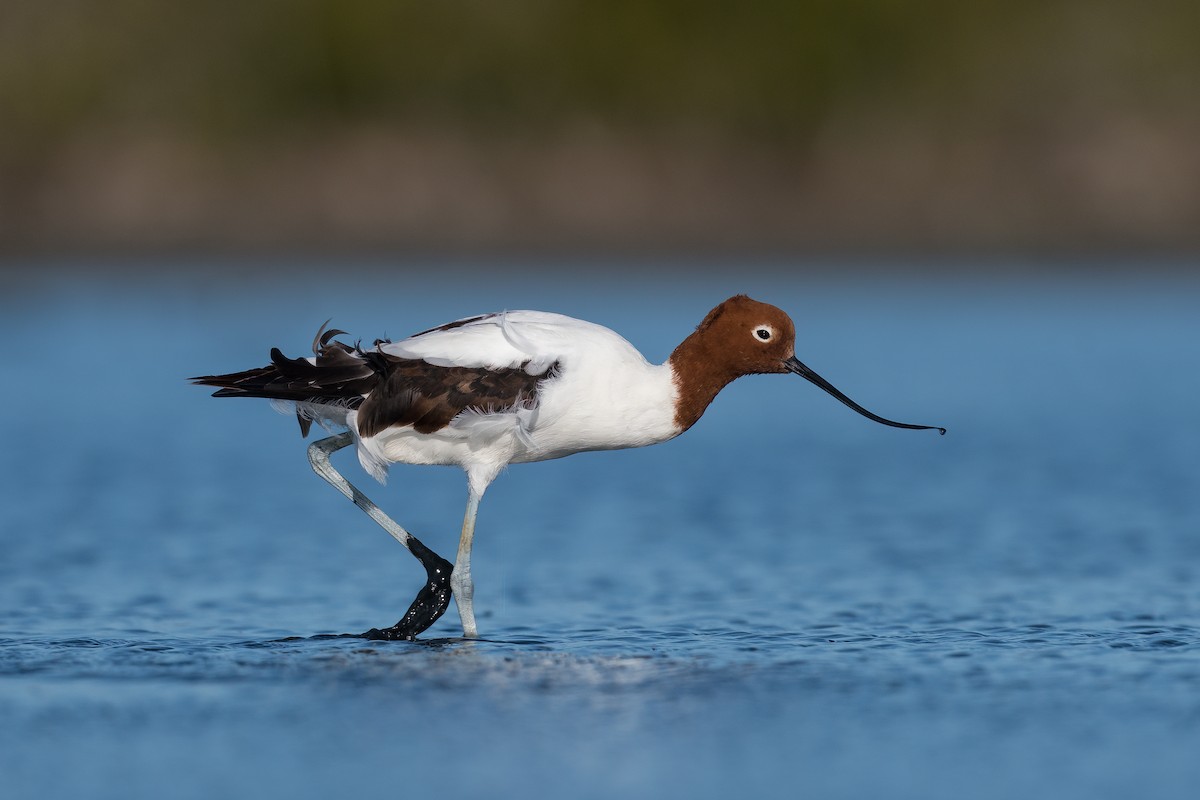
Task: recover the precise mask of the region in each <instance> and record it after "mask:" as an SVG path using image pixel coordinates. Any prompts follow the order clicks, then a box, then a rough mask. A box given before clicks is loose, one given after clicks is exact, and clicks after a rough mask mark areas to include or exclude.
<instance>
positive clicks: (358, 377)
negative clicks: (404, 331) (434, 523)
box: [191, 321, 558, 436]
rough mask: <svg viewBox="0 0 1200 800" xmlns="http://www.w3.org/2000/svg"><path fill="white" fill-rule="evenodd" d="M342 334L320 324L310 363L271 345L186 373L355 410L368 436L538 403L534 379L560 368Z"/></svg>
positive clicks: (232, 391)
mask: <svg viewBox="0 0 1200 800" xmlns="http://www.w3.org/2000/svg"><path fill="white" fill-rule="evenodd" d="M465 322H466V321H464V323H465ZM453 324H454V323H451V325H453ZM340 333H342V331H338V330H330V331H326V330H325V329H324V327H322V329H321V330H320V331H319V332H318V333H317V338H316V340H314V342H313V352H314V353H315V354H316V359H315V361H316V363H315V364H314V363H310V362H309V360H308V359H305V358H288V357H287V356H285V355H283V353H281V352H280V351H279V350H278V349H277V348H272V349H271V363H270V364H269V365H268V366H265V367H259V368H258V369H251V370H246V371H245V372H233V373H229V374H227V375H204V376H201V377H197V378H192V379H191V380H192V382H193V383H196V384H199V385H202V386H217V387H219V389H218V391H216V392H214V393H213V397H265V398H269V399H272V400H291V401H294V402H298V403H314V404H317V405H322V404H324V405H338V406H342V407H344V408H351V409H358V430H359V434H360V435H361V436H374V435H375V434H377V433H380V432H381V431H383V430H386V429H387V428H390V427H393V426H397V427H401V426H406V425H411V426H413V428H414V429H415V430H416V431H417V432H418V433H432V432H433V431H436V430H440V429H441V428H444V427H446V426H447V425H449V424H450V420H452V419H454V417H456V416H458V414H460V413H462V412H463V411H465V410H466V409H468V408H476V409H479V410H481V411H493V410H494V411H501V410H505V409H510V408H514V407H516V406H518V405H532V404H534V403H536V402H537V392H538V385H539V384H540V382H541V381H542V380H543V379H545V378H547V377H550V376H552V375H553V374H556V371H557V368H558V365H557V364H553V365H551V366H550V368H549V369H548V370H546V372H543V373H542V374H540V375H530V374H529V373H528V372H526V371H525V369H524V366H525V365H521V366H520V367H513V368H507V369H486V368H483V367H438V366H434V365H432V364H429V363H427V362H425V361H422V360H420V359H410V358H399V357H397V356H392V355H388V354H387V353H381V352H379V351H378V350H362V349H361V348H359V347H351V346H350V345H347V344H343V343H342V342H336V341H333V337H334V336H337V335H338V334H340ZM526 363H528V362H526ZM297 418H298V419H299V420H300V429H301V432H302V433H304V434H305V435H307V434H308V428H309V426H310V425H311V424H312V423H311V420H310V419H309V418H307V417H306V416H304V415H303V414H300V413H299V412H298V413H297Z"/></svg>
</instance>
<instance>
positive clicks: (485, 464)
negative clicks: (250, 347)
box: [314, 311, 682, 495]
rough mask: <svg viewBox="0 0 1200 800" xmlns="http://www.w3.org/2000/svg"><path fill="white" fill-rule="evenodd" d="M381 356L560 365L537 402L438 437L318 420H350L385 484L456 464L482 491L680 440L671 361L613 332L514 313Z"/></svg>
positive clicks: (365, 457) (471, 413)
mask: <svg viewBox="0 0 1200 800" xmlns="http://www.w3.org/2000/svg"><path fill="white" fill-rule="evenodd" d="M379 348H380V350H381V351H383V352H385V353H389V354H392V355H397V356H402V357H404V358H420V359H423V360H425V361H427V362H429V363H431V364H435V365H437V366H461V367H490V368H493V369H502V368H514V367H518V366H520V365H521V364H525V363H526V362H528V365H527V366H526V370H527V371H528V372H530V373H531V374H540V373H542V372H544V371H545V370H547V369H548V368H549V367H550V365H552V364H555V363H557V364H558V368H557V370H556V371H554V372H552V373H550V374H549V375H548V376H547V378H546V379H545V380H544V381H543V382H542V384H541V386H540V387H539V390H538V396H537V402H536V404H535V405H534V404H531V405H529V406H528V407H518V408H516V409H507V410H505V409H500V410H492V409H470V410H468V411H464V412H463V413H462V414H459V415H458V416H457V417H456V418H455V419H454V420H453V421H452V422H451V423H450V425H449V426H447V427H445V428H443V429H441V430H439V431H435V432H433V433H418V432H416V431H415V430H413V429H412V428H411V427H408V426H406V427H397V428H389V429H387V430H385V431H382V432H380V433H379V434H377V435H375V436H371V437H360V436H359V434H358V426H357V424H356V416H357V412H355V411H349V412H347V413H345V416H344V420H343V419H339V418H337V417H340V416H341V415H334V414H331V413H329V412H330V411H332V409H329V408H328V407H326V408H323V409H321V410H320V411H317V412H315V413H314V416H316V417H318V418H323V419H326V420H331V417H332V418H333V419H332V421H336V422H343V421H344V424H345V425H346V427H348V428H349V429H350V430H351V431H352V432H353V433H354V435H355V441H356V444H357V449H358V457H359V461H360V462H361V463H362V465H363V467H364V468H365V469H366V470H367V471H368V472H370V473H371V474H372V475H373V476H374V477H375V478H376V479H377V480H379V481H380V482H383V480H384V478H385V476H386V474H387V467H388V465H389V464H395V463H403V464H451V465H458V466H460V467H462V468H463V469H465V470H466V472H467V478H468V480H469V482H470V488H471V491H472V493H473V494H476V495H481V494H482V493H483V491H484V489H486V488H487V486H488V484H490V483H491V482H492V480H493V479H494V478H495V477H496V475H498V474H499V472H500V471H501V470H502V469H504V467H505V466H507V465H508V464H512V463H520V462H528V461H544V460H547V459H552V458H561V457H563V456H568V455H571V454H572V453H579V452H583V451H586V450H610V449H617V448H625V447H642V446H645V445H649V444H656V443H658V442H662V441H666V440H667V439H671V438H673V437H675V436H678V435H679V434H680V433H681V432H682V429H681V428H680V426H679V425H678V424H677V423H676V421H675V405H676V398H677V392H678V390H677V388H676V384H675V376H674V371H673V369H672V368H671V366H670V365H669V364H661V365H656V364H651V363H649V362H648V361H646V359H645V357H643V356H642V354H641V353H639V352H638V351H637V350H636V349H635V348H634V347H633V345H631V344H630V343H629V342H627V341H626V340H625V339H624V338H622V337H621V336H619V335H618V334H616V333H614V332H613V331H611V330H609V329H608V328H605V327H603V326H601V325H596V324H593V323H591V322H585V321H583V320H578V319H574V318H572V317H566V316H563V315H561V314H549V313H545V312H541V311H510V312H505V313H503V314H497V315H493V316H489V317H484V318H482V319H479V320H475V321H472V322H467V323H465V324H463V325H461V326H459V327H456V328H450V329H448V330H435V331H430V332H428V333H424V334H419V335H417V336H413V337H410V338H408V339H404V340H402V341H399V342H393V343H390V344H382V345H380V346H379Z"/></svg>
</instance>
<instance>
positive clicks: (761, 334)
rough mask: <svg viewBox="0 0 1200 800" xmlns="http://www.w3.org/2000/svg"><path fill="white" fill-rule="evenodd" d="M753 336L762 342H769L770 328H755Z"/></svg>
mask: <svg viewBox="0 0 1200 800" xmlns="http://www.w3.org/2000/svg"><path fill="white" fill-rule="evenodd" d="M754 335H755V336H757V337H758V338H759V339H762V340H763V341H764V342H769V341H771V329H770V328H762V327H760V328H755V329H754Z"/></svg>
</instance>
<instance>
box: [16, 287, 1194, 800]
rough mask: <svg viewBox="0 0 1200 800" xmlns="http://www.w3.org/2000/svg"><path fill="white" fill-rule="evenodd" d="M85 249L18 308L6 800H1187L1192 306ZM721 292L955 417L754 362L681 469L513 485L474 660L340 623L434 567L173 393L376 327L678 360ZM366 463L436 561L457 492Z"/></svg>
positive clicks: (829, 362)
mask: <svg viewBox="0 0 1200 800" xmlns="http://www.w3.org/2000/svg"><path fill="white" fill-rule="evenodd" d="M79 266H80V269H79V271H77V272H74V273H70V274H63V275H50V276H48V277H44V278H42V279H40V280H39V279H29V280H26V281H24V282H23V283H18V284H16V285H11V286H10V287H9V288H8V289H7V290H6V291H5V292H4V294H3V297H2V299H0V312H2V313H3V319H4V322H5V329H6V332H7V336H6V340H7V343H8V346H7V348H6V352H5V356H4V366H3V372H2V374H3V378H2V379H0V380H2V381H3V385H2V388H3V390H4V391H3V394H4V397H5V398H6V400H7V403H8V415H7V416H8V420H7V422H8V425H7V426H6V432H5V447H4V450H5V453H4V454H5V458H4V459H3V460H2V461H0V775H2V776H3V785H4V790H3V791H4V794H5V796H6V797H21V798H24V797H39V798H79V797H88V798H151V797H153V798H158V797H179V798H193V797H194V798H210V797H214V796H236V797H276V796H279V797H290V798H323V797H331V796H363V797H376V796H379V797H384V796H386V797H396V796H401V797H404V796H420V795H436V796H445V797H451V798H456V797H529V796H548V797H554V796H563V797H582V798H592V797H595V798H602V797H603V798H607V797H630V798H642V797H645V798H659V797H665V796H676V797H697V798H707V797H714V798H715V797H731V796H738V797H741V796H751V795H753V794H757V795H761V796H765V797H805V796H808V797H821V798H843V797H844V798H858V797H913V798H961V797H972V798H1011V797H1014V796H1025V797H1054V798H1060V799H1061V798H1088V799H1089V800H1091V799H1093V798H1108V797H1112V798H1127V797H1135V796H1136V797H1142V798H1147V797H1149V798H1175V797H1178V798H1184V797H1189V798H1190V797H1192V796H1194V792H1195V787H1196V785H1198V784H1200V757H1198V755H1197V754H1200V414H1197V410H1198V400H1197V398H1198V397H1200V313H1198V309H1200V281H1198V280H1195V279H1190V278H1187V277H1180V276H1179V275H1178V273H1176V277H1159V278H1149V279H1135V278H1132V277H1118V276H1114V275H1112V274H1109V275H1108V276H1107V277H1102V278H1096V277H1092V278H1088V277H1085V276H1086V275H1087V272H1086V270H1085V271H1081V272H1077V273H1074V274H1067V275H1062V276H1059V277H1056V278H1038V277H1033V275H1034V273H1033V272H1026V273H1023V274H1024V275H1025V276H1026V277H1022V278H1014V279H1008V280H1002V279H991V280H974V281H972V280H953V279H949V278H947V277H945V276H941V277H937V278H933V277H929V278H922V277H919V276H912V275H904V276H902V277H903V279H899V278H897V279H894V280H885V279H881V278H879V277H878V276H877V275H876V274H875V273H864V274H862V275H859V274H856V273H855V272H854V271H853V270H847V271H846V272H844V277H841V278H837V279H834V278H830V277H824V278H804V277H787V276H786V274H785V273H781V272H779V271H773V272H770V273H766V272H764V273H763V274H756V273H755V271H754V270H752V269H745V268H739V269H732V268H731V269H729V270H727V271H719V270H714V271H712V272H709V273H706V274H705V275H703V276H701V277H700V278H698V279H697V280H696V281H694V282H693V283H692V284H691V285H689V286H687V287H686V288H681V287H680V285H679V282H678V281H672V280H670V279H668V278H666V277H663V278H654V277H652V276H651V277H647V276H646V275H639V274H636V273H634V274H633V275H625V276H623V277H617V278H614V277H613V276H611V275H609V274H606V272H605V271H604V270H602V269H599V268H592V269H584V270H582V271H573V272H567V271H565V270H564V271H562V272H550V273H547V274H544V275H535V276H528V275H525V276H522V275H506V276H504V277H503V278H500V277H496V278H493V279H482V280H480V279H476V278H472V277H470V276H466V275H462V274H456V269H457V268H455V267H452V266H449V265H441V266H440V267H439V268H437V269H432V268H430V269H426V270H424V277H422V278H415V277H414V276H413V275H411V274H405V273H404V271H403V270H401V269H399V268H397V269H396V270H394V271H387V270H384V271H379V270H378V266H379V265H374V266H375V267H376V271H375V272H372V273H369V274H363V275H357V274H355V273H354V272H345V271H343V272H342V274H341V275H340V276H339V277H337V278H336V279H332V278H330V277H329V276H328V271H326V275H325V276H324V277H320V276H319V274H318V273H316V272H313V273H309V272H306V269H307V268H308V267H306V266H298V267H296V268H295V270H291V271H287V272H285V273H281V274H279V277H278V278H274V279H273V278H269V277H265V276H264V277H247V275H246V273H247V272H250V271H249V270H240V269H239V270H229V269H228V266H227V265H225V269H224V270H223V271H222V270H218V269H216V268H215V267H208V266H206V265H201V264H190V265H186V266H187V267H188V269H186V270H184V271H183V272H182V273H180V272H176V273H174V274H173V275H172V276H170V277H168V276H166V275H165V274H164V275H157V274H155V273H154V272H153V271H148V272H145V273H136V274H129V275H126V276H123V277H121V276H107V277H106V276H104V275H103V274H102V271H100V270H99V269H96V270H93V271H91V272H88V271H87V270H85V269H82V267H85V266H86V265H79ZM277 266H278V265H277ZM309 266H311V265H309ZM576 269H578V268H576ZM723 275H726V276H730V277H723ZM622 286H628V287H630V288H632V289H634V291H633V292H632V293H631V294H622V293H621V291H620V287H622ZM735 291H747V292H749V293H751V294H752V295H753V296H756V297H758V298H759V299H763V300H767V301H770V302H774V303H776V304H777V305H780V306H781V307H783V308H784V309H785V310H787V311H789V312H790V313H792V314H793V316H794V317H795V318H796V320H797V324H798V328H799V330H800V343H799V345H798V354H799V356H800V358H801V359H803V360H804V361H805V362H807V363H808V364H809V365H810V366H812V367H813V368H814V369H816V370H817V371H818V372H820V373H822V374H823V375H824V376H825V377H827V378H828V379H830V380H831V381H832V382H833V383H834V384H835V385H837V386H839V387H840V388H842V389H843V390H844V391H846V392H847V393H848V394H849V395H850V396H851V397H853V398H855V399H856V400H858V401H859V402H861V403H863V404H864V405H866V406H867V407H868V408H870V409H872V410H874V411H876V412H878V413H880V414H883V415H885V416H889V417H892V418H895V419H900V420H904V421H910V422H916V423H926V424H940V425H945V426H947V427H948V428H950V433H949V434H948V435H947V436H945V437H939V436H937V435H936V434H930V433H929V432H914V431H898V430H893V429H889V428H884V427H881V426H878V425H875V424H873V423H870V422H868V421H866V420H864V419H862V418H861V417H858V416H856V415H854V414H853V413H852V412H850V411H849V410H848V409H846V408H845V407H843V406H841V405H840V404H838V403H837V402H835V401H834V400H832V399H831V398H829V397H828V396H825V395H823V394H822V393H821V392H819V391H818V390H816V389H815V388H814V387H812V386H811V385H809V384H807V383H805V382H804V381H801V380H799V379H797V378H794V377H792V376H787V377H785V376H761V377H755V378H747V379H744V380H742V381H739V382H738V383H736V384H735V385H733V386H731V387H730V388H729V389H727V390H726V391H725V392H724V393H723V394H722V395H721V396H720V397H719V398H718V400H717V402H716V403H715V405H714V406H713V408H712V409H711V410H710V411H709V412H708V414H707V415H706V416H705V418H704V419H703V420H701V422H700V423H699V424H698V425H697V426H696V428H694V429H693V430H692V431H690V432H689V433H688V434H686V435H685V436H683V437H681V438H680V439H678V440H676V441H674V442H670V443H667V444H665V445H661V446H658V447H654V448H649V449H645V450H639V451H625V452H615V453H596V454H587V455H582V456H576V457H573V458H570V459H566V460H562V461H557V462H550V463H545V464H534V465H522V466H517V467H514V468H513V469H512V470H511V471H510V472H509V473H508V474H506V475H504V476H502V477H501V479H500V480H498V481H497V483H496V484H494V485H493V486H492V488H491V489H490V490H489V493H488V496H487V497H486V498H485V500H484V504H483V508H482V512H481V517H480V523H479V532H478V537H477V544H476V551H475V562H474V563H475V569H474V573H475V579H476V584H477V590H476V608H477V612H478V613H479V621H480V627H481V631H482V633H483V635H484V638H483V639H481V640H479V641H473V642H468V641H462V640H460V639H457V638H456V633H457V620H456V615H455V613H454V612H453V610H451V612H450V613H448V614H447V615H446V617H444V618H443V620H442V621H440V622H439V623H438V624H437V625H435V626H434V628H432V629H431V630H430V631H429V633H428V635H427V637H426V638H425V640H424V641H422V642H418V643H403V642H393V643H372V642H366V641H363V640H355V639H346V638H333V637H330V636H325V635H328V634H338V633H344V632H357V631H362V630H366V629H367V628H370V627H373V626H380V625H386V624H391V623H392V622H394V621H395V620H396V619H397V618H398V617H399V615H400V613H401V612H402V611H403V610H404V608H405V607H406V606H407V604H408V602H409V601H410V600H411V598H412V596H413V594H414V593H415V591H416V589H417V588H418V587H419V585H420V583H421V579H422V573H421V571H420V568H419V566H418V565H417V564H416V562H415V561H413V559H411V557H409V556H408V555H407V554H406V553H405V552H404V551H403V550H402V549H401V548H400V547H399V546H398V545H397V544H396V543H395V542H393V541H392V540H391V539H390V538H389V537H388V536H387V535H386V534H384V533H383V532H382V531H381V530H379V529H378V528H376V527H375V526H374V525H373V524H372V523H371V522H370V521H369V520H367V519H366V518H365V516H363V515H362V514H360V513H359V512H358V511H357V510H355V509H354V508H353V507H352V506H351V505H350V504H349V503H347V502H346V501H345V500H343V499H342V498H340V497H339V496H338V495H336V494H335V493H334V492H333V491H332V490H331V489H329V488H328V487H327V486H325V485H324V484H323V483H321V482H320V481H319V480H318V479H317V478H316V477H315V476H313V475H312V474H311V472H310V471H309V468H308V466H307V463H306V461H305V459H304V455H303V453H304V442H303V441H302V440H301V439H300V438H299V436H298V432H297V429H296V424H295V422H294V420H291V419H288V418H287V417H283V416H279V415H277V414H275V413H274V412H273V411H271V410H270V409H269V408H268V407H267V405H266V404H265V403H261V402H252V401H233V400H213V399H211V398H209V397H208V395H207V393H206V392H205V391H203V390H201V389H199V388H196V387H191V386H188V385H186V383H185V382H184V381H183V378H185V377H187V376H189V375H194V374H202V373H207V372H213V371H225V370H234V369H241V368H245V367H250V366H256V365H258V364H259V363H261V362H263V361H264V358H265V356H266V353H267V349H268V348H269V347H270V346H272V345H278V346H280V347H281V348H282V349H283V350H284V351H285V352H287V353H290V354H299V353H301V352H303V351H305V350H306V349H307V347H308V344H309V342H310V341H311V338H312V335H313V333H314V332H315V331H316V328H317V327H318V326H319V325H320V323H321V322H322V321H323V320H325V319H326V318H328V317H333V318H334V324H335V325H337V326H338V327H341V328H345V329H347V330H349V331H352V332H353V333H354V334H356V335H361V336H362V337H363V338H365V339H367V340H371V339H373V338H375V337H376V336H378V335H381V334H385V333H386V334H388V335H391V336H402V335H404V334H405V333H408V332H411V331H415V330H420V329H423V328H426V327H429V326H431V325H435V324H438V323H440V322H443V321H445V320H448V319H452V318H456V317H461V316H465V315H469V314H472V313H477V312H482V311H491V310H496V309H501V308H519V307H535V308H543V309H546V310H556V311H562V312H565V313H569V314H574V315H578V316H584V317H587V318H590V319H593V320H596V321H599V322H602V323H605V324H608V325H610V326H611V327H613V328H615V329H617V330H619V331H621V332H622V333H623V334H625V335H626V336H627V337H628V338H629V339H630V340H631V341H633V342H634V343H635V344H636V345H638V346H639V347H640V348H641V349H642V350H643V352H645V353H646V354H647V356H649V357H651V358H653V359H655V360H661V359H663V358H665V357H666V355H668V354H669V352H670V350H671V348H672V347H673V346H674V345H675V344H676V343H677V341H678V340H679V339H680V338H682V336H684V335H685V334H686V333H687V332H688V331H689V330H690V329H691V328H692V327H693V326H694V325H695V324H696V322H697V321H698V320H699V319H700V317H701V316H702V315H703V314H704V312H705V311H707V310H708V308H709V307H710V306H711V305H713V304H715V303H716V302H717V301H719V300H721V299H723V298H724V297H725V296H727V295H729V294H732V293H733V292H735ZM340 459H341V460H340V462H339V463H341V464H342V465H343V466H345V467H346V470H347V473H348V474H349V475H350V477H351V479H352V480H355V481H356V482H357V483H358V484H359V485H360V486H362V488H363V489H364V490H366V491H367V493H368V494H370V495H371V496H372V497H374V498H375V499H377V500H378V501H379V502H380V503H381V505H383V506H384V507H385V509H387V510H388V511H390V512H391V513H393V514H394V515H395V516H396V517H397V519H398V520H399V521H401V523H403V524H405V525H406V526H408V527H409V528H410V529H411V530H413V531H414V532H415V533H416V534H417V535H418V536H420V537H421V538H422V539H423V540H424V541H425V542H426V543H427V544H429V545H430V546H432V547H434V548H435V549H436V550H438V551H439V552H441V553H442V554H443V555H451V554H452V552H453V549H454V546H455V543H456V540H457V528H458V524H459V521H460V516H461V513H462V507H463V502H464V500H465V485H464V482H463V479H462V475H461V473H459V472H457V471H455V470H452V469H440V468H439V469H433V468H411V467H407V468H406V467H398V468H395V469H394V470H393V475H392V479H391V482H390V484H389V486H388V487H386V488H385V487H379V486H378V485H374V484H372V483H371V482H370V479H369V478H367V477H366V476H365V475H364V474H363V473H362V472H361V471H360V470H359V469H358V467H357V465H356V464H354V462H353V460H352V459H351V458H347V457H345V456H344V455H343V456H341V457H340Z"/></svg>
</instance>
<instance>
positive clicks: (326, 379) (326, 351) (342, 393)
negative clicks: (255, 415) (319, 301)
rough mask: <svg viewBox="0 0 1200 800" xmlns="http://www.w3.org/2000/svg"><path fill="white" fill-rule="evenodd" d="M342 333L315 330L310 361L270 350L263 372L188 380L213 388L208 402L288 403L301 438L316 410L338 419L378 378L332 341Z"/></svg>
mask: <svg viewBox="0 0 1200 800" xmlns="http://www.w3.org/2000/svg"><path fill="white" fill-rule="evenodd" d="M327 324H328V323H327ZM342 333H345V331H339V330H336V329H334V330H328V331H327V330H325V326H324V325H323V326H321V330H319V331H318V332H317V336H316V338H315V339H314V340H313V356H312V357H311V358H288V357H287V356H285V355H284V354H283V353H282V352H280V351H279V348H276V347H273V348H271V363H270V364H268V365H267V366H265V367H258V368H256V369H248V370H246V371H244V372H230V373H228V374H225V375H201V376H198V377H195V378H190V379H189V380H191V382H192V383H194V384H196V385H198V386H216V387H218V388H217V391H215V392H213V397H262V398H267V399H270V400H276V401H282V402H284V403H294V404H295V407H296V417H297V419H298V420H299V421H300V430H301V432H302V433H303V434H304V435H306V436H307V435H308V431H309V428H310V427H311V426H312V421H313V419H318V420H319V419H323V418H325V417H327V416H328V415H326V414H324V413H322V411H321V408H322V407H324V408H336V409H340V411H341V414H342V415H344V414H345V412H346V411H347V410H349V409H354V408H358V406H359V405H361V404H362V401H363V399H364V398H365V396H366V395H367V394H369V393H370V391H371V390H372V389H374V388H375V387H376V386H377V385H378V384H379V381H380V379H381V374H380V372H379V371H378V368H379V366H380V365H378V364H376V363H375V359H372V358H370V354H367V353H364V352H363V351H362V350H361V349H359V348H358V347H357V346H353V347H352V346H350V345H347V344H344V343H342V342H336V341H333V337H335V336H337V335H339V334H342ZM335 416H336V415H335Z"/></svg>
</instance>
